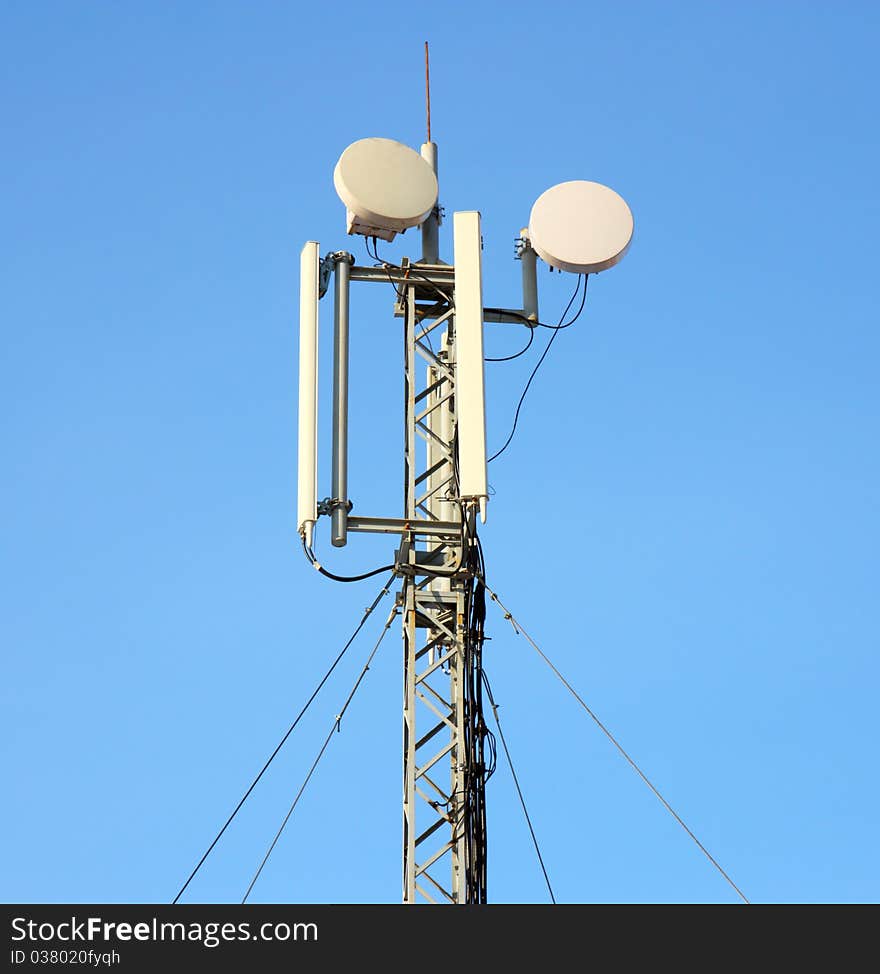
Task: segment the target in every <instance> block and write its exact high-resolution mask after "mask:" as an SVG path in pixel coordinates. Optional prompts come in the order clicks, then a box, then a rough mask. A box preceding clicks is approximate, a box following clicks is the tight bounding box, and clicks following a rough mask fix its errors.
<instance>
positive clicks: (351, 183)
mask: <svg viewBox="0 0 880 974" xmlns="http://www.w3.org/2000/svg"><path fill="white" fill-rule="evenodd" d="M333 185H334V186H335V187H336V192H337V194H338V195H339V198H340V199H341V200H342V202H343V203H345V205H346V207H347V208H348V209H349V210H350V211H351V212H352V213H353V214H354V215H355V216H356V217H357V218H358V220H359V222H360V223H362V224H367V225H369V226H372V227H382V228H384V229H387V230H396V231H401V230H406V229H407V227H417V226H418V225H419V224H420V223H424V221H425V219H426V217H427V216H428V215H429V214H430V213H431V210H433V209H434V204H435V203H436V202H437V192H438V190H437V177H436V176H435V175H434V170H433V169H432V168H431V167H430V165H429V164H428V163H427V162H425V160H424V159H423V158H422V157H421V156H420V155H419V154H418V152H416V151H415V150H414V149H411V148H410V147H409V146H408V145H404V144H403V143H402V142H396V141H395V140H394V139H360V140H359V141H357V142H353V143H352V144H351V145H350V146H349V147H348V148H347V149H346V150H345V152H343V153H342V155H341V156H340V157H339V162H337V163H336V169H335V170H334V172H333Z"/></svg>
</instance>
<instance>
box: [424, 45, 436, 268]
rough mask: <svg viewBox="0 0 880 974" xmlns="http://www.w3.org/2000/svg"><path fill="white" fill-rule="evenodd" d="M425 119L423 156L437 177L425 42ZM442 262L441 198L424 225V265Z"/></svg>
mask: <svg viewBox="0 0 880 974" xmlns="http://www.w3.org/2000/svg"><path fill="white" fill-rule="evenodd" d="M425 118H426V121H427V129H428V141H427V142H425V143H424V145H423V146H422V151H421V156H422V158H423V159H424V160H425V162H427V163H428V165H429V166H430V167H431V168H432V169H433V170H434V175H435V176H436V175H437V145H436V143H434V142H432V141H431V74H430V68H429V66H428V42H427V41H425ZM439 262H440V198H439V196H438V198H437V204H436V205H435V207H434V209H433V211H432V212H431V215H430V216H429V217H428V218H427V219H426V220H425V222H424V223H423V224H422V263H423V264H438V263H439Z"/></svg>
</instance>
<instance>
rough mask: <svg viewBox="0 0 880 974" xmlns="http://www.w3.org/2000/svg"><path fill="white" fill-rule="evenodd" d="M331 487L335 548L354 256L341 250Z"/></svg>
mask: <svg viewBox="0 0 880 974" xmlns="http://www.w3.org/2000/svg"><path fill="white" fill-rule="evenodd" d="M333 257H334V260H335V262H336V267H335V273H334V276H335V291H334V298H335V305H334V309H333V473H332V476H333V486H332V488H331V491H332V493H331V496H332V497H333V501H332V511H331V514H330V541H331V543H332V544H333V546H334V547H336V548H342V547H344V545H345V543H346V541H347V540H348V510H349V503H348V344H349V343H348V321H349V300H348V299H349V284H350V280H351V266H352V264H354V257H352V255H351V254H349V253H346V252H345V251H344V250H341V251H339V252H338V253H336V254H334V255H333Z"/></svg>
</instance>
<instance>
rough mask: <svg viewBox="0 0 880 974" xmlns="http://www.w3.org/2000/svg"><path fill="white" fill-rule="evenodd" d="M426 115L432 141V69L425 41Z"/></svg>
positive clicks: (429, 136)
mask: <svg viewBox="0 0 880 974" xmlns="http://www.w3.org/2000/svg"><path fill="white" fill-rule="evenodd" d="M425 114H426V116H427V120H428V138H427V139H426V140H425V141H426V142H430V141H431V69H430V67H429V65H428V42H427V41H425Z"/></svg>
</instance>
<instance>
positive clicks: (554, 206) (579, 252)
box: [528, 179, 633, 274]
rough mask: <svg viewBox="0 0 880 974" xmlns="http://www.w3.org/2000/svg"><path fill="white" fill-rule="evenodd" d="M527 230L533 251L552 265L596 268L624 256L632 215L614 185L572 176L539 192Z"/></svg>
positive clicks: (577, 270)
mask: <svg viewBox="0 0 880 974" xmlns="http://www.w3.org/2000/svg"><path fill="white" fill-rule="evenodd" d="M528 235H529V240H530V242H531V246H532V247H533V248H534V250H535V252H536V253H537V254H538V256H539V257H540V258H541V259H542V260H544V261H546V262H547V263H548V264H550V266H551V267H557V268H559V269H560V270H563V271H572V272H573V273H575V274H597V273H598V272H599V271H604V270H607V269H608V268H609V267H613V266H614V265H615V264H616V263H618V261H620V260H622V259H623V256H624V255H625V254H626V252H627V250H628V249H629V245H630V242H631V241H632V235H633V216H632V213H631V212H630V208H629V207H628V206H627V204H626V202H625V201H624V199H623V198H622V197H621V196H619V195H618V194H617V193H615V192H614V190H613V189H609V188H608V187H607V186H603V185H602V184H601V183H592V182H588V181H587V180H585V179H575V180H572V181H570V182H567V183H558V184H557V185H556V186H553V187H551V188H550V189H548V190H547V191H546V192H544V193H542V194H541V195H540V196H539V197H538V199H537V200H536V202H535V205H534V206H533V207H532V213H531V216H530V217H529V230H528Z"/></svg>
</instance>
